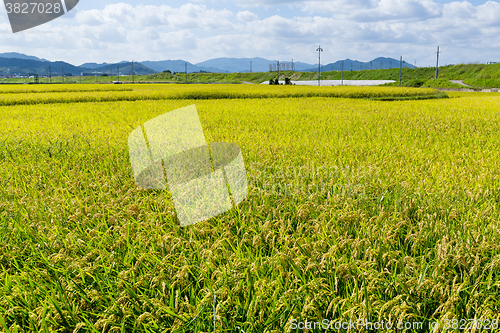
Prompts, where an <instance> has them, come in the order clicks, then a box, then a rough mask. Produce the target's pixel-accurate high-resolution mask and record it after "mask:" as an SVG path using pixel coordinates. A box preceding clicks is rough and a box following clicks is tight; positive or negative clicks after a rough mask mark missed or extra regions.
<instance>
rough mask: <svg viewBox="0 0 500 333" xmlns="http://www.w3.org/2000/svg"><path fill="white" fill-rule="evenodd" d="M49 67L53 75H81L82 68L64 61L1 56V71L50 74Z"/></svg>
mask: <svg viewBox="0 0 500 333" xmlns="http://www.w3.org/2000/svg"><path fill="white" fill-rule="evenodd" d="M49 67H50V71H51V73H52V76H56V75H57V76H60V75H61V74H62V72H63V70H64V73H65V74H72V75H80V73H81V71H82V68H80V67H76V66H73V65H71V64H68V63H67V62H64V61H37V60H27V59H17V58H0V72H3V73H6V72H8V73H12V74H15V73H19V74H39V75H48V74H49Z"/></svg>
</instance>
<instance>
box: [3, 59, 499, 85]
mask: <svg viewBox="0 0 500 333" xmlns="http://www.w3.org/2000/svg"><path fill="white" fill-rule="evenodd" d="M397 65H398V64H394V66H397ZM435 74H436V69H435V68H434V67H419V68H415V69H410V68H403V69H402V81H403V86H413V87H415V86H419V85H418V84H422V83H423V82H425V86H426V87H433V88H457V86H455V84H453V83H451V82H448V81H442V80H441V81H437V82H435V81H433V79H434V78H435ZM276 76H277V73H276V72H272V73H271V72H256V73H191V74H188V75H187V82H188V83H243V82H250V83H261V82H268V81H269V80H270V79H274V78H276ZM285 77H290V78H291V79H292V80H317V79H318V73H317V72H316V73H315V72H292V71H283V72H281V73H280V79H284V78H285ZM341 77H342V73H341V72H340V71H328V70H326V71H324V72H322V74H321V79H322V80H340V79H341ZM343 77H344V80H395V81H398V82H399V68H392V69H382V70H356V68H355V70H353V71H351V70H350V69H346V70H345V71H344V73H343ZM439 79H444V80H465V81H467V82H465V83H467V84H470V85H472V86H473V87H474V88H476V89H479V88H495V87H497V88H498V87H500V81H499V80H500V63H498V64H489V65H485V64H459V65H449V66H441V67H439ZM80 80H81V82H82V83H108V82H112V81H117V80H118V77H117V76H106V77H82V78H80V77H67V78H64V82H65V83H77V82H80ZM132 80H134V81H135V82H139V83H140V82H168V83H184V82H186V75H185V74H184V73H176V74H169V73H157V74H152V75H136V76H135V77H134V78H132V76H123V77H120V78H119V81H126V82H131V81H132ZM62 81H63V80H62V78H60V77H54V78H52V82H54V83H56V82H57V83H61V82H62ZM2 82H5V83H9V82H10V83H24V82H34V79H3V80H2V79H0V83H2ZM40 82H44V83H46V82H49V79H48V78H43V79H40ZM459 88H463V86H459Z"/></svg>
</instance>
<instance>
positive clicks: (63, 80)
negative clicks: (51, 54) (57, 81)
mask: <svg viewBox="0 0 500 333" xmlns="http://www.w3.org/2000/svg"><path fill="white" fill-rule="evenodd" d="M61 69H62V83H64V67H63V66H61Z"/></svg>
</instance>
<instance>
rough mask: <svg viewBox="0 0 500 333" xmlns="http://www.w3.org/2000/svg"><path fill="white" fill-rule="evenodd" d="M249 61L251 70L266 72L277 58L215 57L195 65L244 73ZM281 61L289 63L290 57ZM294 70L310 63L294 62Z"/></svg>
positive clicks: (301, 68) (307, 66)
mask: <svg viewBox="0 0 500 333" xmlns="http://www.w3.org/2000/svg"><path fill="white" fill-rule="evenodd" d="M250 61H251V62H252V72H268V71H269V65H271V64H276V63H277V62H278V61H277V60H267V59H264V58H258V57H257V58H216V59H211V60H207V61H204V62H200V63H197V64H196V66H202V67H212V68H220V69H222V71H223V72H226V71H227V72H229V73H235V72H240V73H246V72H250ZM280 62H281V63H285V62H288V63H290V64H291V62H292V59H290V60H289V61H280ZM294 66H295V70H303V69H306V68H310V67H311V66H313V65H311V64H306V63H303V62H294Z"/></svg>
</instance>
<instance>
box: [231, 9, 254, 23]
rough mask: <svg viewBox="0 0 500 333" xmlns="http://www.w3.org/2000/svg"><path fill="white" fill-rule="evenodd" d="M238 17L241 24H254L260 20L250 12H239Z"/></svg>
mask: <svg viewBox="0 0 500 333" xmlns="http://www.w3.org/2000/svg"><path fill="white" fill-rule="evenodd" d="M236 17H237V18H238V20H239V21H241V22H252V21H255V20H257V19H258V16H257V15H256V14H254V13H252V12H249V11H243V12H238V13H237V14H236Z"/></svg>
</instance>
